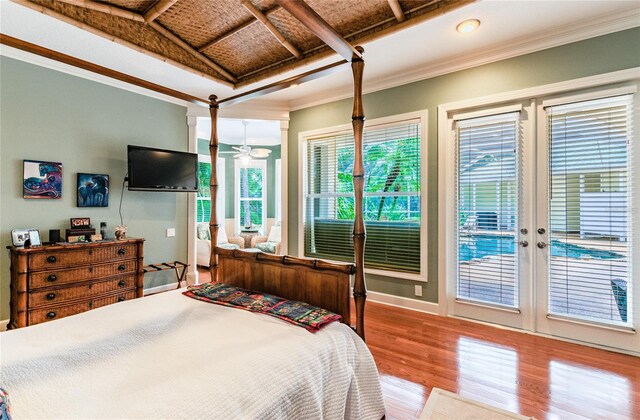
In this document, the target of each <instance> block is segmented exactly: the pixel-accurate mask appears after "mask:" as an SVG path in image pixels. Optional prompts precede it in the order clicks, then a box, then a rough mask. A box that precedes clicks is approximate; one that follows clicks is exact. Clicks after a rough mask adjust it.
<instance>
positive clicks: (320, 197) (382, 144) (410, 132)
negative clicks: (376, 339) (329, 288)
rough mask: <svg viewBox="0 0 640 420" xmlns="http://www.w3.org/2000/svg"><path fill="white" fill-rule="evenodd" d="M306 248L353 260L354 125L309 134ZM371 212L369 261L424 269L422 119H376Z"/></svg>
mask: <svg viewBox="0 0 640 420" xmlns="http://www.w3.org/2000/svg"><path fill="white" fill-rule="evenodd" d="M304 149H305V176H306V179H305V182H304V255H305V256H309V257H317V258H326V259H331V260H337V261H353V239H352V233H353V220H354V216H355V209H354V199H353V179H352V171H353V161H354V144H353V133H352V131H351V130H349V129H346V130H344V131H339V132H337V133H335V134H332V135H319V136H314V137H309V138H307V139H306V144H305V146H304ZM364 166H365V186H364V199H363V214H364V220H365V226H366V229H367V242H366V246H365V266H366V268H368V269H378V270H388V271H394V272H405V273H414V274H420V273H421V269H422V264H421V256H422V254H421V234H422V232H421V224H422V223H423V220H422V217H421V212H420V210H421V181H422V180H421V120H420V119H419V118H415V119H410V120H407V119H405V120H402V121H398V122H394V123H389V124H384V125H381V124H378V125H376V124H375V122H372V123H369V128H368V129H366V130H365V132H364Z"/></svg>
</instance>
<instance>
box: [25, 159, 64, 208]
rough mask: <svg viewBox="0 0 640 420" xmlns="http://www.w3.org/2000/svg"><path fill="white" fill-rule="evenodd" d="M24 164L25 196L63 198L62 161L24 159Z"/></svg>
mask: <svg viewBox="0 0 640 420" xmlns="http://www.w3.org/2000/svg"><path fill="white" fill-rule="evenodd" d="M23 165H24V166H23V168H24V169H23V171H24V172H23V173H24V177H23V181H22V190H23V194H22V196H23V197H24V198H49V199H60V198H62V163H60V162H42V161H39V160H24V161H23Z"/></svg>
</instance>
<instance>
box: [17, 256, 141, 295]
mask: <svg viewBox="0 0 640 420" xmlns="http://www.w3.org/2000/svg"><path fill="white" fill-rule="evenodd" d="M136 268H137V264H136V260H128V261H118V262H113V263H108V264H98V265H89V266H85V267H78V268H68V269H65V270H49V271H40V272H34V273H30V274H29V290H32V289H38V288H41V287H51V286H57V285H59V284H66V283H74V282H77V281H82V280H90V279H99V278H104V277H110V276H117V275H119V274H128V273H135V272H136Z"/></svg>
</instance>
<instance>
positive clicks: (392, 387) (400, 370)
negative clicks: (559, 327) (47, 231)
mask: <svg viewBox="0 0 640 420" xmlns="http://www.w3.org/2000/svg"><path fill="white" fill-rule="evenodd" d="M202 274H203V275H202V276H201V279H200V281H206V280H205V278H206V277H207V275H208V273H206V272H203V273H202ZM365 325H366V337H367V344H368V346H369V349H370V350H371V353H372V354H373V357H374V358H375V360H376V363H377V365H378V370H379V373H380V379H381V383H382V390H383V394H384V398H385V404H386V408H387V419H414V418H417V417H418V416H419V415H420V412H421V411H422V408H423V406H424V404H425V403H426V400H427V398H428V396H429V393H430V392H431V389H432V388H433V387H438V388H442V389H445V390H448V391H452V392H456V393H459V394H460V395H462V396H464V397H468V398H473V399H476V400H479V401H482V402H485V403H488V404H491V405H494V406H496V407H500V408H504V409H506V410H510V411H514V412H517V413H521V414H524V415H528V416H535V417H536V418H538V419H565V418H598V419H616V420H617V419H640V358H637V357H633V356H627V355H623V354H618V353H613V352H608V351H605V350H599V349H594V348H590V347H585V346H581V345H577V344H570V343H566V342H562V341H559V340H553V339H549V338H543V337H538V336H534V335H530V334H526V333H521V332H516V331H508V330H504V329H500V328H496V327H491V326H487V325H482V324H477V323H474V322H470V321H465V320H459V319H453V318H445V317H439V316H436V315H429V314H424V313H420V312H415V311H410V310H406V309H401V308H395V307H391V306H386V305H382V304H377V303H373V302H367V305H366V317H365Z"/></svg>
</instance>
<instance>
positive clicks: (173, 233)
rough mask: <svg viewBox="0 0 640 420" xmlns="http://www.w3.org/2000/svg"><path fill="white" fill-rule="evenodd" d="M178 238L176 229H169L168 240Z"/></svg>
mask: <svg viewBox="0 0 640 420" xmlns="http://www.w3.org/2000/svg"><path fill="white" fill-rule="evenodd" d="M174 236H176V230H175V229H174V228H167V238H173V237H174Z"/></svg>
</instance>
